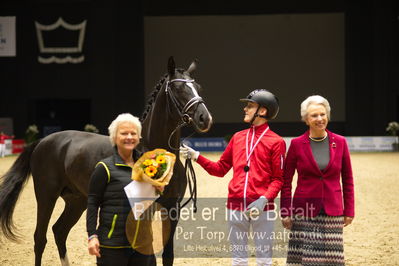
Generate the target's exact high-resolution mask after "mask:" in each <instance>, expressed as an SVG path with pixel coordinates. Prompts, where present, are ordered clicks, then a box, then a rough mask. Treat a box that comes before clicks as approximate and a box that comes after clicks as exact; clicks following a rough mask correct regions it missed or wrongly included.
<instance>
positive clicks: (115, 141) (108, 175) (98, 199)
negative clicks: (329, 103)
mask: <svg viewBox="0 0 399 266" xmlns="http://www.w3.org/2000/svg"><path fill="white" fill-rule="evenodd" d="M108 130H109V135H110V140H111V143H112V145H113V146H114V147H115V152H114V154H113V155H112V156H110V157H108V158H105V159H104V160H102V161H100V162H99V163H98V164H97V166H96V168H95V170H94V172H93V174H92V177H91V180H90V185H89V194H88V204H87V221H86V222H87V224H86V225H87V232H88V236H89V238H88V241H89V243H88V249H89V253H90V254H91V255H95V256H97V264H98V265H156V260H155V256H154V255H144V254H140V253H139V252H138V251H136V250H134V249H133V248H132V246H134V243H130V242H129V240H128V238H127V236H126V231H125V230H126V221H127V218H128V215H129V212H130V210H131V207H130V205H129V200H128V198H127V196H126V194H125V191H124V187H125V186H126V185H128V184H129V183H130V182H131V181H132V180H131V174H132V167H133V165H134V162H135V161H136V160H138V158H139V157H140V154H139V152H138V151H136V150H135V148H136V147H137V145H138V144H139V142H140V137H141V123H140V121H139V120H138V118H137V117H134V116H133V115H131V114H120V115H119V116H118V117H117V118H116V119H115V120H114V121H112V123H111V125H110V126H109V128H108ZM158 189H159V190H163V188H158ZM99 209H100V211H99ZM98 216H99V217H98ZM98 218H99V219H98ZM97 220H99V223H98V224H97Z"/></svg>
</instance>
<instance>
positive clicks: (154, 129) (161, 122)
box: [142, 88, 180, 152]
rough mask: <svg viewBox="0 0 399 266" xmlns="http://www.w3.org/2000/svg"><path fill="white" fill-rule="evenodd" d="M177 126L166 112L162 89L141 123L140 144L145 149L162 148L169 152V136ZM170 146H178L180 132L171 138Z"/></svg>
mask: <svg viewBox="0 0 399 266" xmlns="http://www.w3.org/2000/svg"><path fill="white" fill-rule="evenodd" d="M172 108H173V107H172ZM177 125H178V121H177V120H176V119H174V118H173V117H172V116H171V114H170V111H169V110H168V105H167V95H166V93H165V91H164V89H163V88H162V89H161V91H160V92H159V93H158V95H157V97H156V99H155V102H154V104H153V105H152V107H151V110H150V111H149V113H148V114H147V116H146V118H145V119H144V121H143V130H142V132H143V133H142V137H143V139H142V143H143V144H144V146H145V147H146V148H148V149H151V150H152V149H155V148H164V149H167V150H169V151H170V147H169V145H168V140H169V136H170V134H171V133H172V132H173V130H175V128H176V127H177ZM170 144H171V146H172V147H178V146H179V144H180V130H177V132H176V133H175V134H174V135H173V136H172V138H171V141H170ZM171 152H172V151H171Z"/></svg>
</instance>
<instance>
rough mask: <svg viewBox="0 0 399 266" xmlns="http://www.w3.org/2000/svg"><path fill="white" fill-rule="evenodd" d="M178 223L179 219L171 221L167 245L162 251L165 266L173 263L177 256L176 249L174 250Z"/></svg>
mask: <svg viewBox="0 0 399 266" xmlns="http://www.w3.org/2000/svg"><path fill="white" fill-rule="evenodd" d="M177 223H178V219H173V220H172V221H170V235H169V239H168V241H167V242H166V245H165V247H164V249H163V252H162V263H163V265H164V266H171V265H173V261H174V258H175V255H174V251H173V240H174V235H175V231H176V227H177Z"/></svg>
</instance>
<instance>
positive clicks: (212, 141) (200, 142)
mask: <svg viewBox="0 0 399 266" xmlns="http://www.w3.org/2000/svg"><path fill="white" fill-rule="evenodd" d="M183 143H184V144H185V145H187V146H190V147H191V148H193V149H194V150H197V151H224V149H225V148H226V146H227V143H226V141H225V140H224V138H191V139H186V140H183Z"/></svg>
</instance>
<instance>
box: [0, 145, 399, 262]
mask: <svg viewBox="0 0 399 266" xmlns="http://www.w3.org/2000/svg"><path fill="white" fill-rule="evenodd" d="M205 156H208V157H209V158H211V159H214V160H216V159H217V158H219V156H220V154H219V153H207V154H205ZM15 158H16V157H14V156H11V157H6V158H0V175H3V174H4V173H5V172H6V171H7V169H9V167H10V166H11V164H12V163H13V162H14V160H15ZM352 164H353V171H354V177H355V191H356V194H355V196H356V217H355V219H354V222H353V224H352V225H351V226H348V227H345V229H344V241H345V259H346V265H354V266H355V265H356V266H357V265H384V266H385V265H399V226H398V220H399V204H398V202H399V196H398V195H399V185H398V183H399V153H355V154H352ZM194 166H195V168H196V173H197V179H198V197H199V198H206V197H225V196H226V194H227V184H228V181H229V180H230V178H231V175H232V172H231V171H230V172H229V173H228V174H227V175H226V177H225V178H215V177H210V176H208V174H207V173H206V172H204V171H203V170H202V169H201V168H200V167H198V165H196V164H194ZM63 204H64V203H63V201H62V200H61V199H60V200H59V201H58V202H57V205H56V207H55V210H54V213H53V216H52V219H51V221H50V225H49V230H48V234H47V239H48V242H47V246H46V249H45V252H44V254H43V265H60V262H59V258H58V252H57V249H56V246H55V243H54V237H53V235H52V231H51V226H52V224H54V223H55V221H56V219H57V218H58V216H59V215H60V214H61V211H62V208H63ZM14 222H15V224H16V225H17V227H18V229H19V231H18V232H19V234H20V235H22V239H21V241H20V243H14V242H10V241H8V240H5V239H2V240H1V243H0V265H33V264H34V252H33V244H34V243H33V233H34V230H35V225H36V201H35V195H34V191H33V184H32V179H31V178H30V180H29V182H28V183H27V185H26V186H25V188H24V190H23V192H22V194H21V196H20V199H19V201H18V203H17V206H16V208H15V212H14ZM67 247H68V256H69V260H70V263H71V264H72V265H95V258H94V257H92V256H90V255H88V253H87V240H86V232H85V213H84V214H83V215H82V217H81V219H80V220H79V222H78V223H77V224H76V225H75V227H74V228H73V229H72V230H71V233H70V234H69V238H68V241H67ZM284 263H285V260H284V259H283V258H275V259H273V265H284ZM159 264H160V265H162V264H161V263H159ZM229 264H230V259H228V258H219V257H218V254H217V252H210V253H209V257H208V258H176V259H175V265H212V266H215V265H229ZM250 265H255V261H254V258H251V260H250Z"/></svg>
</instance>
